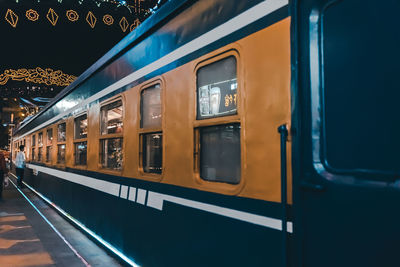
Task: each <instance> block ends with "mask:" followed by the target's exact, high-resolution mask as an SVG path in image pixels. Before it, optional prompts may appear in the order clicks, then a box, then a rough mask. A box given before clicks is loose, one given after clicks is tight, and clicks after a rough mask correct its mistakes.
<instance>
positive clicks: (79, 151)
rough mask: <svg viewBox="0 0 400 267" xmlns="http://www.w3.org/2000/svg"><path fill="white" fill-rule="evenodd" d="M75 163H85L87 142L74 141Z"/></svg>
mask: <svg viewBox="0 0 400 267" xmlns="http://www.w3.org/2000/svg"><path fill="white" fill-rule="evenodd" d="M74 146H75V165H86V160H87V142H86V141H85V142H79V143H75V144H74Z"/></svg>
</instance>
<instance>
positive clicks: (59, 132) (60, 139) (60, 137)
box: [57, 122, 67, 142]
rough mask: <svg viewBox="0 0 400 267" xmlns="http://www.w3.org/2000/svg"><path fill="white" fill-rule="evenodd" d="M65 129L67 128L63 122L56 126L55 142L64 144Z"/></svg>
mask: <svg viewBox="0 0 400 267" xmlns="http://www.w3.org/2000/svg"><path fill="white" fill-rule="evenodd" d="M66 128H67V126H66V124H65V122H64V123H61V124H59V125H58V127H57V141H58V142H65V138H66V135H65V130H66Z"/></svg>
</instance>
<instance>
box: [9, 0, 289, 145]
mask: <svg viewBox="0 0 400 267" xmlns="http://www.w3.org/2000/svg"><path fill="white" fill-rule="evenodd" d="M288 3H289V2H288V0H266V1H263V2H261V3H259V4H258V5H255V6H254V7H252V8H250V9H249V10H247V11H245V12H243V13H241V14H240V15H238V16H236V17H234V18H232V19H230V20H228V21H227V22H225V23H223V24H221V25H220V26H218V27H215V28H214V29H212V30H211V31H209V32H207V33H205V34H203V35H201V36H199V37H197V38H196V39H194V40H192V41H190V42H188V43H187V44H185V45H183V46H181V47H179V48H177V49H175V50H174V51H172V52H171V53H169V54H167V55H165V56H164V57H162V58H160V59H158V60H156V61H154V62H153V63H151V64H149V65H147V66H145V67H143V68H141V69H139V70H137V71H135V72H133V73H131V74H129V75H128V76H126V77H125V78H122V79H121V80H119V81H118V82H116V83H114V84H112V85H110V86H108V87H106V88H104V89H103V90H101V91H100V92H98V93H96V94H94V95H93V96H91V97H89V98H87V99H86V100H83V101H81V102H80V103H79V104H77V105H74V106H73V107H72V108H70V109H68V110H66V111H65V112H63V113H61V114H59V115H57V116H55V117H54V118H52V119H50V120H48V121H46V122H44V123H42V124H41V125H39V126H37V127H35V128H34V129H32V130H30V131H28V132H27V133H25V134H23V135H22V136H20V137H19V138H16V139H15V141H17V140H19V139H21V138H23V137H25V136H26V135H29V134H31V133H33V132H35V131H37V130H39V129H42V128H44V127H46V126H48V125H50V124H52V123H54V122H56V121H58V120H60V119H62V118H63V117H65V116H68V115H69V114H71V113H72V112H74V111H76V110H78V109H80V108H82V107H84V106H86V105H88V104H90V103H92V102H94V101H96V100H98V99H100V98H102V97H104V96H106V95H108V94H110V93H112V92H114V91H116V90H118V89H120V88H122V87H124V86H126V85H128V84H130V83H132V82H134V81H136V80H138V79H140V78H142V77H144V76H145V75H148V74H150V73H152V72H154V71H156V70H158V69H160V68H162V67H164V66H166V65H168V64H170V63H172V62H174V61H176V60H179V59H181V58H183V57H185V56H187V55H189V54H191V53H193V52H196V51H197V50H199V49H201V48H203V47H205V46H207V45H209V44H212V43H214V42H216V41H218V40H220V39H222V38H224V37H225V36H228V35H229V34H231V33H233V32H235V31H237V30H240V29H241V28H243V27H245V26H247V25H249V24H251V23H253V22H255V21H257V20H259V19H261V18H262V17H265V16H266V15H268V14H271V13H272V12H274V11H276V10H278V9H279V8H282V7H284V6H286V5H288ZM26 125H27V124H26ZM26 125H24V126H26ZM24 126H23V127H24ZM23 127H22V128H23Z"/></svg>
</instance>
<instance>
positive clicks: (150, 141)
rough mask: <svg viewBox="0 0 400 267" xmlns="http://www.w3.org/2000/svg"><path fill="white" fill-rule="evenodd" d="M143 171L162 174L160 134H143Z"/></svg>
mask: <svg viewBox="0 0 400 267" xmlns="http://www.w3.org/2000/svg"><path fill="white" fill-rule="evenodd" d="M142 138H143V141H142V142H143V148H142V149H143V155H142V157H143V171H144V172H149V173H158V174H161V172H162V133H150V134H143V137H142Z"/></svg>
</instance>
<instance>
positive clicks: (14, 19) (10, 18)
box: [5, 9, 18, 28]
mask: <svg viewBox="0 0 400 267" xmlns="http://www.w3.org/2000/svg"><path fill="white" fill-rule="evenodd" d="M5 18H6V21H7V22H8V23H10V25H11V26H13V27H14V28H15V27H17V23H18V16H17V14H15V13H14V11H12V10H11V9H7V13H6V17H5Z"/></svg>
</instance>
